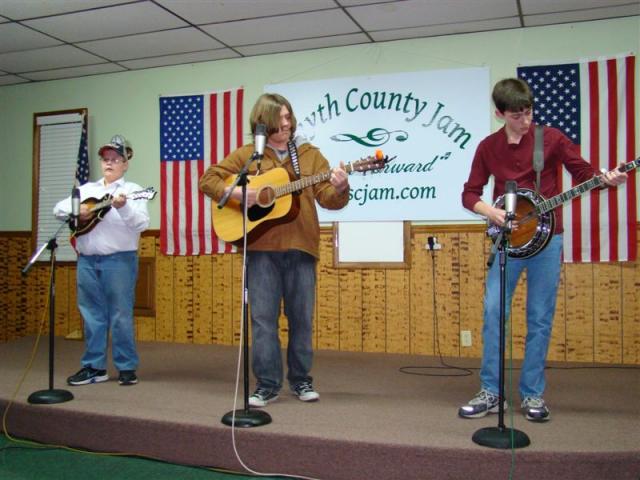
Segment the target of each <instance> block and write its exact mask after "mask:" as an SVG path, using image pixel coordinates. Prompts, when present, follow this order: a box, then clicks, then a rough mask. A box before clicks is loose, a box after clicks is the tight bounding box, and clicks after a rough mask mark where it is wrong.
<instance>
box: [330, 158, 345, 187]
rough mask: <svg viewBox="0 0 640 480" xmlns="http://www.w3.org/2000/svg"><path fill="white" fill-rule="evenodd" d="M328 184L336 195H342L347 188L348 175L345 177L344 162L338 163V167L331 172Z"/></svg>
mask: <svg viewBox="0 0 640 480" xmlns="http://www.w3.org/2000/svg"><path fill="white" fill-rule="evenodd" d="M330 182H331V185H333V188H335V189H336V192H337V193H338V194H341V193H343V192H344V191H345V190H347V189H348V188H349V175H347V172H346V170H345V167H344V162H340V167H338V168H334V169H333V170H331V179H330Z"/></svg>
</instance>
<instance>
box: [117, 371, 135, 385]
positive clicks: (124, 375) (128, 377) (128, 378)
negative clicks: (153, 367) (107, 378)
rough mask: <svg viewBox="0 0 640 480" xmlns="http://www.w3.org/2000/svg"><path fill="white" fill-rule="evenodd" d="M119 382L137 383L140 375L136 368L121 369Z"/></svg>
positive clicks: (122, 383)
mask: <svg viewBox="0 0 640 480" xmlns="http://www.w3.org/2000/svg"><path fill="white" fill-rule="evenodd" d="M118 383H119V384H120V385H135V384H136V383H138V377H137V376H136V371H135V370H120V375H118Z"/></svg>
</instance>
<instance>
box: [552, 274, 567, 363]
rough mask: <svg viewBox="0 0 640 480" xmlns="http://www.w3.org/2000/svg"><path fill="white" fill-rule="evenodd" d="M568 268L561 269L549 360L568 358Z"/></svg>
mask: <svg viewBox="0 0 640 480" xmlns="http://www.w3.org/2000/svg"><path fill="white" fill-rule="evenodd" d="M565 277H566V270H565V269H564V268H562V269H561V271H560V283H559V285H558V295H557V297H556V310H555V314H554V316H553V324H552V328H551V341H550V343H549V353H548V354H547V359H548V360H554V361H565V360H566V358H567V325H566V323H567V315H566V306H565V298H566V293H565V290H566V282H565Z"/></svg>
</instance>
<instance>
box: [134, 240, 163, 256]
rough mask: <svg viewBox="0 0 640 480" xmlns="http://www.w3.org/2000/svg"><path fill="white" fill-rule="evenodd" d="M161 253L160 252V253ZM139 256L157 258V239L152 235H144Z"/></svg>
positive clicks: (139, 248)
mask: <svg viewBox="0 0 640 480" xmlns="http://www.w3.org/2000/svg"><path fill="white" fill-rule="evenodd" d="M159 252H160V251H159V250H158V253H159ZM138 256H140V257H155V256H156V237H155V236H152V235H142V236H141V237H140V243H139V244H138Z"/></svg>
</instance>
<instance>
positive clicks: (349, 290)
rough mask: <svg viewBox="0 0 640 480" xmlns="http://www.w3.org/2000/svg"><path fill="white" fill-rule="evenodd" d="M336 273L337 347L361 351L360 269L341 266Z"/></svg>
mask: <svg viewBox="0 0 640 480" xmlns="http://www.w3.org/2000/svg"><path fill="white" fill-rule="evenodd" d="M338 275H339V277H340V294H339V303H340V343H339V348H340V350H342V351H352V352H360V351H362V270H361V269H346V268H343V269H340V272H339V273H338ZM387 298H389V297H387ZM391 298H393V297H391ZM387 321H388V319H387Z"/></svg>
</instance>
